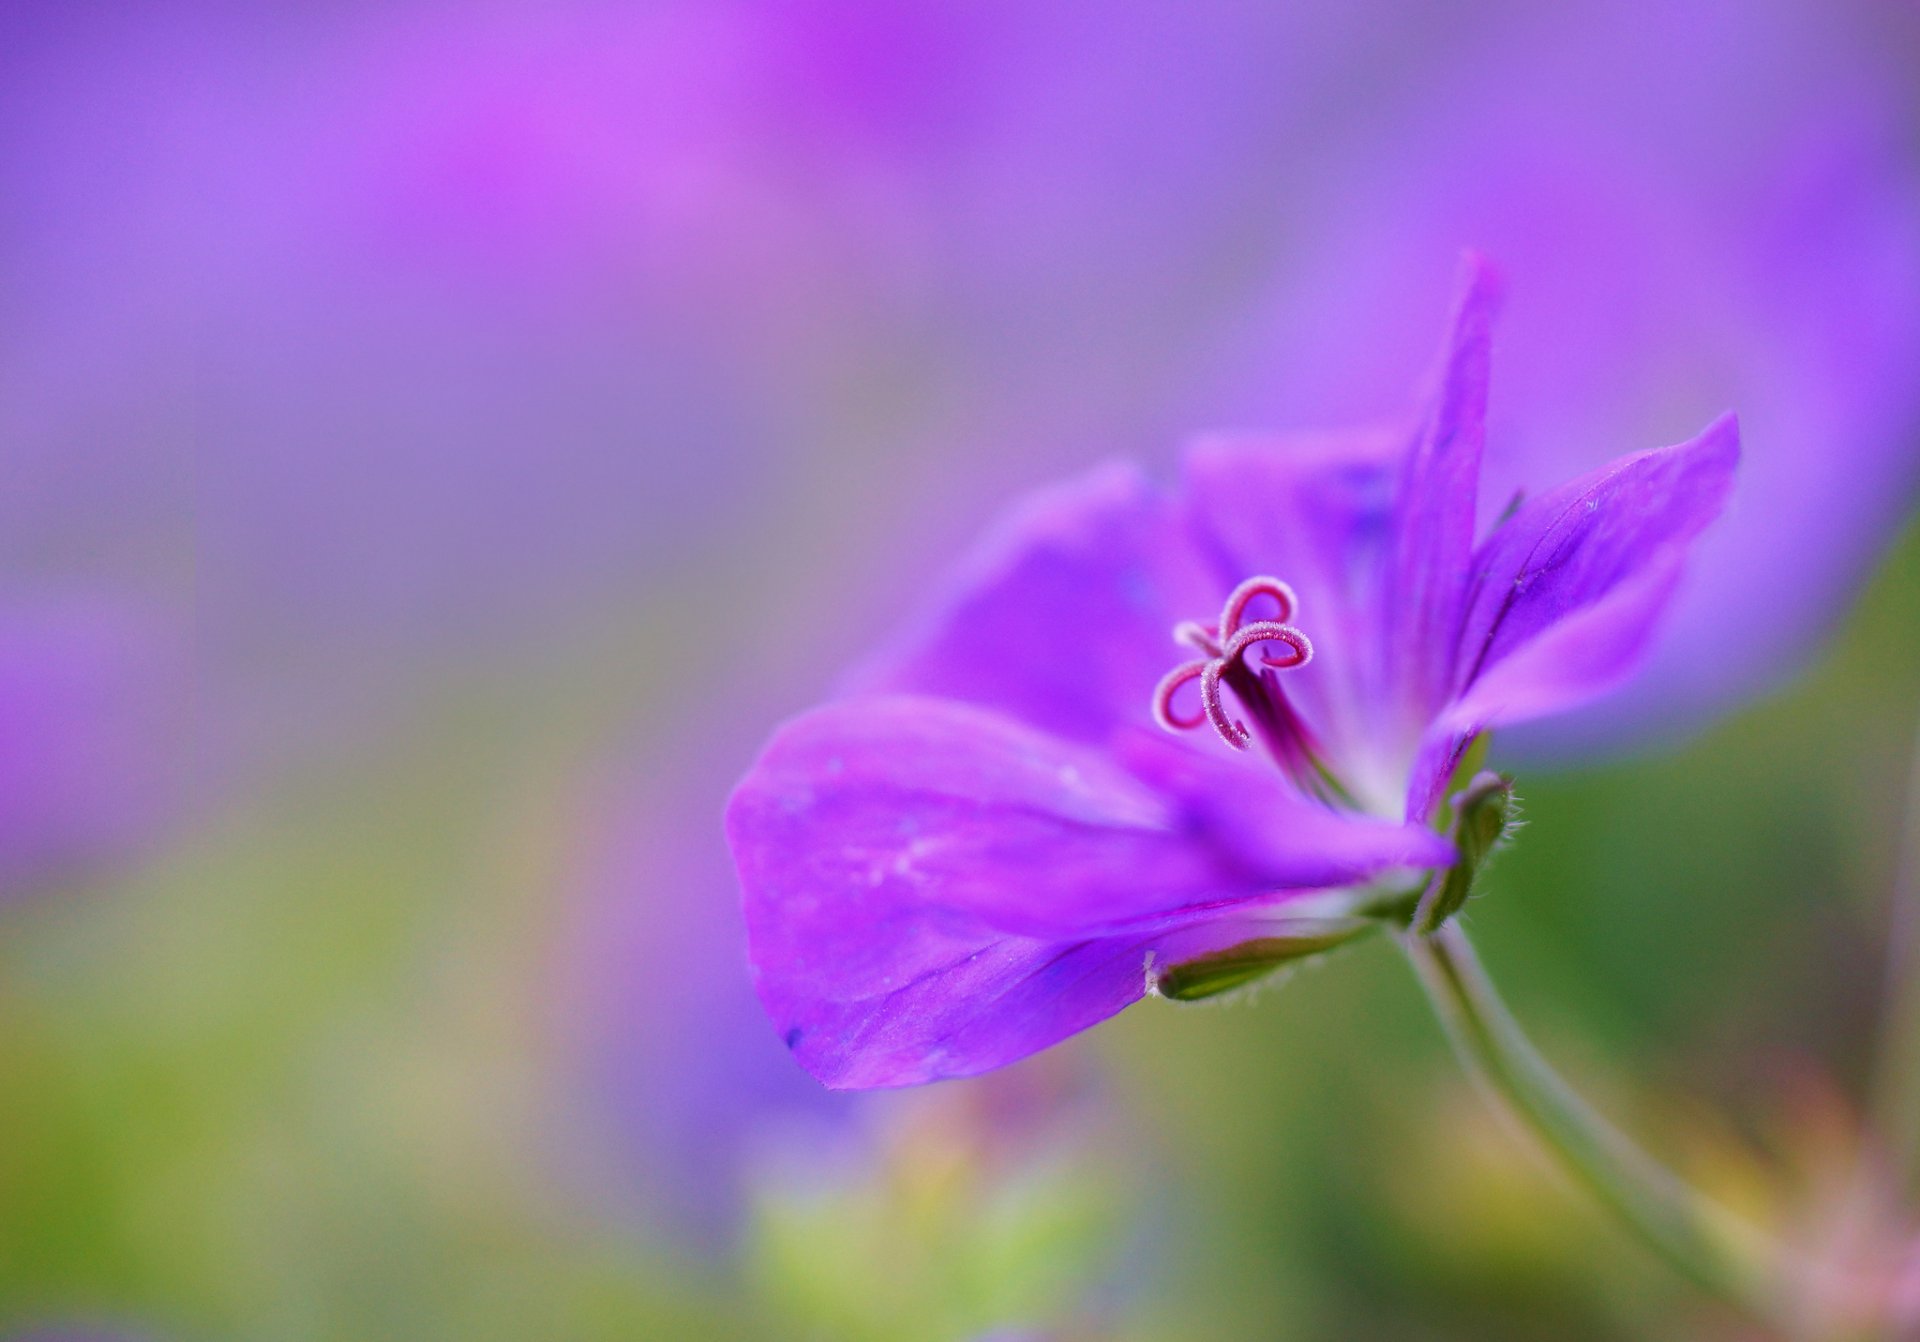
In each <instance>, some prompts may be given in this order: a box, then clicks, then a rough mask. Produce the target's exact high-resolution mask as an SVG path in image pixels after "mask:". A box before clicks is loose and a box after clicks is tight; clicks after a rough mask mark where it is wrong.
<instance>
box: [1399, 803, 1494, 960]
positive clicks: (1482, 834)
mask: <svg viewBox="0 0 1920 1342" xmlns="http://www.w3.org/2000/svg"><path fill="white" fill-rule="evenodd" d="M1452 806H1453V832H1452V835H1451V837H1452V839H1453V846H1454V848H1455V850H1457V851H1458V852H1459V854H1460V860H1459V861H1458V862H1457V863H1455V864H1454V865H1453V866H1451V867H1448V868H1446V869H1445V870H1443V871H1437V872H1435V873H1434V875H1433V879H1434V882H1435V885H1434V886H1433V887H1432V888H1430V889H1429V890H1428V892H1427V894H1426V895H1425V896H1423V897H1422V898H1421V900H1420V908H1419V910H1418V911H1417V912H1416V915H1415V920H1414V929H1413V930H1414V931H1416V932H1418V933H1421V934H1422V935H1426V934H1428V933H1431V932H1433V931H1435V930H1437V929H1438V928H1440V927H1442V926H1443V925H1445V923H1446V921H1447V919H1449V918H1451V917H1453V915H1454V914H1456V913H1458V912H1459V911H1460V908H1461V906H1462V905H1464V904H1465V903H1466V902H1467V897H1468V896H1469V895H1471V894H1472V893H1473V883H1474V882H1475V881H1476V880H1477V879H1479V876H1480V869H1481V868H1482V867H1483V866H1485V865H1486V862H1487V859H1488V858H1489V857H1491V856H1492V855H1493V850H1494V849H1495V848H1496V847H1498V846H1499V843H1500V840H1501V839H1503V838H1505V837H1506V834H1507V827H1508V825H1510V824H1511V823H1512V821H1513V815H1514V804H1513V780H1512V779H1511V778H1503V777H1501V776H1500V775H1499V774H1496V773H1482V774H1477V775H1475V776H1474V778H1473V780H1472V781H1471V782H1469V783H1468V784H1467V786H1466V787H1465V788H1464V789H1462V790H1461V791H1460V792H1458V793H1456V794H1455V795H1454V797H1453V798H1452Z"/></svg>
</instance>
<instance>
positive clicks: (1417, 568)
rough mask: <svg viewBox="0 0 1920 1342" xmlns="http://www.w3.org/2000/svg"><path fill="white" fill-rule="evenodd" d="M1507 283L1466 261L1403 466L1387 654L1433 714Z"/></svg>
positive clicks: (1422, 710) (1454, 613)
mask: <svg viewBox="0 0 1920 1342" xmlns="http://www.w3.org/2000/svg"><path fill="white" fill-rule="evenodd" d="M1498 301H1499V283H1498V280H1497V277H1496V276H1495V274H1494V272H1493V268H1492V267H1491V266H1489V265H1488V264H1487V262H1486V260H1485V259H1484V258H1483V257H1480V256H1478V255H1476V254H1469V255H1468V256H1467V257H1466V259H1465V261H1464V262H1463V263H1462V266H1461V278H1460V292H1459V296H1458V298H1457V299H1456V300H1455V304H1454V312H1453V319H1452V325H1451V328H1450V329H1449V331H1448V334H1447V340H1446V344H1445V346H1444V347H1443V349H1442V353H1441V358H1440V366H1439V369H1438V373H1437V381H1436V385H1435V387H1434V389H1433V392H1432V398H1431V401H1430V403H1429V404H1428V406H1427V409H1426V411H1425V414H1424V417H1423V418H1422V420H1421V422H1420V425H1419V428H1418V430H1417V432H1416V434H1415V437H1414V441H1413V447H1412V449H1411V451H1410V452H1409V453H1408V454H1407V458H1406V461H1405V463H1404V465H1403V466H1402V468H1401V474H1400V482H1399V492H1398V495H1397V496H1396V498H1395V501H1394V525H1393V536H1394V548H1393V557H1392V560H1391V562H1390V566H1389V569H1388V572H1387V602H1388V607H1387V610H1386V618H1387V621H1388V623H1387V625H1386V627H1385V629H1384V631H1383V634H1384V636H1383V638H1382V639H1381V652H1382V653H1383V655H1384V656H1385V657H1387V658H1388V659H1389V664H1390V665H1391V666H1395V667H1398V668H1400V672H1399V674H1400V676H1401V677H1404V680H1402V682H1401V683H1402V685H1403V687H1404V688H1405V690H1407V691H1409V692H1410V703H1409V705H1408V706H1409V707H1411V708H1412V709H1413V710H1414V711H1415V713H1416V714H1417V715H1418V716H1421V717H1424V716H1425V715H1426V714H1427V713H1429V712H1431V710H1432V709H1433V707H1434V706H1435V705H1436V704H1437V703H1438V702H1439V700H1440V699H1441V698H1442V697H1443V696H1444V695H1445V693H1446V689H1447V686H1446V679H1445V670H1444V667H1441V666H1438V665H1436V662H1435V659H1434V658H1432V657H1431V656H1430V655H1428V651H1429V650H1430V649H1434V648H1440V647H1444V646H1446V638H1447V636H1448V635H1449V634H1450V633H1451V632H1452V631H1453V629H1454V627H1455V624H1456V621H1457V619H1458V610H1459V603H1460V601H1461V587H1460V579H1461V575H1462V574H1464V573H1465V572H1466V567H1467V559H1468V556H1469V555H1471V554H1472V552H1473V535H1474V519H1475V513H1476V508H1477V506H1478V502H1479V495H1480V458H1481V454H1482V452H1483V451H1484V449H1485V445H1486V437H1487V363H1488V344H1489V341H1490V337H1491V325H1492V320H1493V311H1494V308H1495V307H1496V306H1497V304H1498Z"/></svg>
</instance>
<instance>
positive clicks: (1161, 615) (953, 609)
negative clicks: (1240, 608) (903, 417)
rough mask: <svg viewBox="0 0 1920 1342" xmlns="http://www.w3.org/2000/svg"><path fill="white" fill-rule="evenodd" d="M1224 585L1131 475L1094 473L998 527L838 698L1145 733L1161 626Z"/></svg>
mask: <svg viewBox="0 0 1920 1342" xmlns="http://www.w3.org/2000/svg"><path fill="white" fill-rule="evenodd" d="M1230 586H1231V585H1230V584H1229V585H1228V586H1222V585H1221V582H1220V579H1219V578H1218V577H1216V576H1214V575H1213V574H1211V573H1210V572H1209V571H1208V570H1207V569H1206V567H1205V566H1204V564H1203V563H1202V562H1201V560H1200V559H1199V557H1198V556H1197V555H1196V553H1195V552H1194V549H1193V547H1192V545H1191V543H1190V541H1189V539H1188V537H1187V534H1186V529H1185V527H1184V526H1183V525H1182V522H1181V519H1180V517H1179V514H1178V511H1177V509H1176V508H1175V507H1174V505H1173V504H1172V503H1171V502H1170V501H1169V500H1167V499H1166V498H1165V497H1163V496H1162V495H1161V494H1159V493H1158V492H1156V491H1155V490H1154V489H1153V487H1152V486H1151V485H1150V484H1149V483H1148V481H1147V480H1146V479H1145V477H1144V476H1142V475H1141V474H1140V473H1139V472H1138V471H1137V470H1135V469H1133V468H1132V467H1129V466H1122V465H1110V466H1106V467H1102V468H1100V469H1098V470H1095V471H1093V472H1091V473H1089V474H1088V475H1085V476H1083V477H1081V478H1080V479H1078V480H1075V481H1071V482H1069V483H1067V484H1064V485H1061V486H1059V487H1057V488H1055V489H1052V490H1049V491H1046V492H1043V493H1041V494H1039V495H1037V496H1035V497H1033V498H1032V499H1030V500H1028V502H1027V503H1026V504H1025V505H1024V506H1023V507H1021V508H1019V509H1018V510H1016V511H1015V512H1014V513H1012V514H1011V515H1010V516H1008V517H1007V518H1006V519H1005V520H1004V521H1003V522H1002V523H1001V524H1000V526H999V527H998V528H996V530H995V531H994V532H993V534H992V535H990V536H989V537H988V539H987V541H986V542H985V544H984V545H983V546H982V547H981V549H980V550H979V551H977V552H976V553H975V555H974V556H973V558H972V559H971V560H970V561H969V562H968V563H966V564H965V565H964V566H963V567H962V570H961V573H960V575H959V578H958V581H957V582H955V583H954V584H953V585H952V587H951V588H950V589H949V590H948V592H947V593H946V594H944V595H943V596H942V597H941V598H940V599H938V600H936V601H935V602H933V603H932V605H931V606H930V608H929V613H928V614H927V616H926V617H925V618H924V619H923V620H922V621H921V622H920V623H919V624H918V626H916V627H915V628H913V629H912V630H910V631H909V632H908V634H907V636H906V637H905V638H904V639H902V640H901V641H900V642H898V643H897V644H895V645H894V646H893V647H892V648H891V649H889V650H887V651H885V652H883V653H882V654H881V655H880V656H879V657H878V658H877V659H875V660H874V661H872V662H871V663H869V664H868V665H867V666H866V667H865V668H864V669H863V670H861V671H860V672H859V673H857V674H856V676H855V677H854V679H853V681H852V682H851V686H850V688H852V689H853V690H855V691H856V692H883V693H884V692H894V691H905V692H911V693H918V694H931V695H939V696H941V697H943V698H950V699H959V700H964V701H966V702H968V703H974V704H984V705H988V706H991V707H994V708H998V709H1001V710H1003V711H1005V712H1007V713H1009V714H1011V715H1012V716H1014V717H1016V718H1019V719H1021V720H1022V721H1024V722H1028V723H1031V724H1033V725H1034V726H1037V727H1041V728H1044V729H1046V730H1047V731H1050V732H1055V733H1057V734H1059V735H1061V736H1066V737H1071V738H1073V739H1075V740H1081V741H1095V742H1098V741H1104V740H1105V739H1106V738H1107V737H1108V736H1109V735H1110V734H1111V733H1112V731H1113V730H1114V728H1115V727H1116V726H1117V725H1120V724H1122V723H1136V724H1146V723H1149V722H1151V721H1152V716H1151V713H1150V711H1149V708H1150V704H1151V701H1152V696H1153V690H1154V686H1155V685H1157V684H1158V683H1159V681H1160V678H1161V676H1163V675H1164V674H1166V672H1167V671H1168V670H1170V669H1171V668H1172V667H1173V666H1174V665H1175V664H1177V662H1179V661H1180V660H1181V659H1182V654H1181V652H1180V650H1179V648H1177V647H1176V646H1175V645H1174V643H1173V641H1172V637H1171V634H1172V630H1173V626H1174V625H1175V624H1176V623H1177V622H1179V621H1180V620H1182V619H1192V618H1208V617H1210V616H1211V614H1212V613H1213V612H1214V611H1216V610H1217V609H1218V608H1219V604H1220V602H1221V600H1222V599H1223V598H1224V597H1225V596H1226V594H1227V592H1228V590H1230ZM1186 655H1188V656H1190V655H1191V654H1190V653H1189V654H1186Z"/></svg>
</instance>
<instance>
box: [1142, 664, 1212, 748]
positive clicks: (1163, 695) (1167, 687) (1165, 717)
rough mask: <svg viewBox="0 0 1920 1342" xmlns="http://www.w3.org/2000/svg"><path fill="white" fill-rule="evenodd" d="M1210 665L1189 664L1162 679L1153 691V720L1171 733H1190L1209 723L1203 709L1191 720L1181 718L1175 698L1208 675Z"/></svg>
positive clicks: (1177, 667)
mask: <svg viewBox="0 0 1920 1342" xmlns="http://www.w3.org/2000/svg"><path fill="white" fill-rule="evenodd" d="M1207 666H1208V663H1206V662H1187V663H1185V664H1183V665H1181V666H1176V667H1175V668H1174V669H1173V670H1171V671H1169V672H1167V674H1166V675H1164V676H1162V677H1161V678H1160V683H1159V684H1158V685H1157V686H1155V687H1154V691H1153V720H1154V721H1155V722H1157V723H1159V724H1160V725H1161V726H1162V727H1165V728H1166V729H1167V730H1168V731H1170V732H1190V731H1192V730H1193V729H1194V728H1195V727H1198V726H1199V725H1200V724H1201V723H1203V722H1205V721H1207V713H1206V710H1205V709H1204V708H1203V709H1202V710H1201V711H1200V712H1198V713H1196V714H1194V715H1193V716H1192V717H1190V718H1185V717H1181V716H1180V714H1179V713H1178V712H1176V711H1175V709H1174V707H1173V696H1174V695H1175V693H1177V692H1178V691H1179V690H1180V688H1181V687H1182V686H1184V685H1186V684H1188V683H1189V682H1190V681H1194V680H1198V679H1199V678H1200V677H1201V676H1202V675H1204V674H1205V673H1206V669H1207Z"/></svg>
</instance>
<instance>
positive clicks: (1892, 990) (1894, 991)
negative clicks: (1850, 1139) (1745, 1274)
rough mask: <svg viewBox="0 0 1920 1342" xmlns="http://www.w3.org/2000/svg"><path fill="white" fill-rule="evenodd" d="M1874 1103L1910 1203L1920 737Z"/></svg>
mask: <svg viewBox="0 0 1920 1342" xmlns="http://www.w3.org/2000/svg"><path fill="white" fill-rule="evenodd" d="M1871 1085H1872V1092H1871V1095H1870V1103H1871V1105H1872V1117H1873V1124H1874V1132H1875V1136H1876V1137H1877V1138H1878V1140H1879V1143H1880V1145H1881V1148H1882V1154H1883V1155H1884V1158H1885V1160H1886V1162H1887V1173H1888V1176H1889V1178H1890V1179H1891V1180H1892V1181H1893V1183H1894V1185H1895V1187H1896V1188H1897V1189H1898V1190H1899V1191H1900V1193H1901V1194H1902V1195H1903V1196H1907V1197H1912V1196H1914V1195H1915V1194H1916V1193H1920V1189H1916V1188H1915V1176H1916V1174H1920V732H1916V733H1915V739H1914V751H1913V765H1912V768H1911V770H1910V772H1909V774H1908V779H1907V815H1906V824H1905V827H1904V828H1903V829H1902V831H1901V850H1900V855H1899V859H1898V863H1897V865H1896V867H1895V872H1894V886H1893V899H1892V901H1891V903H1890V904H1889V906H1888V920H1887V988H1886V1014H1885V1019H1884V1020H1883V1021H1882V1023H1881V1028H1880V1045H1879V1054H1878V1056H1877V1057H1876V1058H1875V1060H1874V1069H1873V1073H1872V1082H1871Z"/></svg>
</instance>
